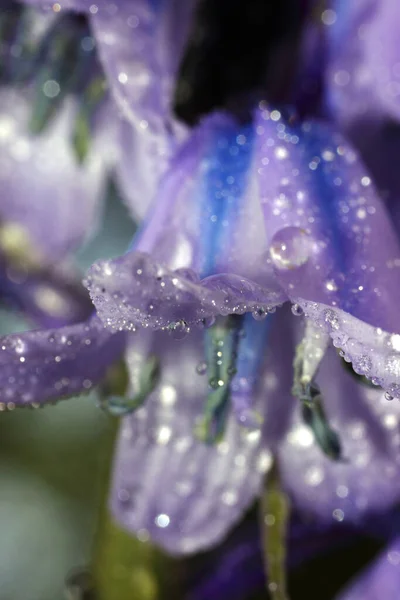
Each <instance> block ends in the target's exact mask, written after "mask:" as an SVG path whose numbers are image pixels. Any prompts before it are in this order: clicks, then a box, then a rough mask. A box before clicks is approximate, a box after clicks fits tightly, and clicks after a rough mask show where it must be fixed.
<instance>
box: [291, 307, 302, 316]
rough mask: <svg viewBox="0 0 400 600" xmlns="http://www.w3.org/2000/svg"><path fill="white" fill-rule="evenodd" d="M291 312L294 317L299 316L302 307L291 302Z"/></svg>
mask: <svg viewBox="0 0 400 600" xmlns="http://www.w3.org/2000/svg"><path fill="white" fill-rule="evenodd" d="M292 313H293V314H294V315H295V316H296V317H300V316H301V315H302V314H303V309H302V308H301V306H300V304H293V306H292Z"/></svg>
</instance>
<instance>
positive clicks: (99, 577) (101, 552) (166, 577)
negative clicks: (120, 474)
mask: <svg viewBox="0 0 400 600" xmlns="http://www.w3.org/2000/svg"><path fill="white" fill-rule="evenodd" d="M117 432H118V419H112V424H111V427H110V435H109V439H108V443H107V444H106V445H105V447H104V453H105V456H106V457H107V459H106V460H105V461H104V462H103V465H104V467H103V469H102V471H103V473H102V498H103V501H102V507H101V511H100V515H99V523H98V527H97V533H96V537H95V544H94V553H93V562H92V569H91V571H92V575H93V581H94V588H95V594H96V600H167V599H169V598H174V600H175V599H176V600H179V598H181V597H182V596H181V595H180V591H179V579H180V578H179V573H178V564H177V562H176V561H174V560H173V559H171V558H169V557H167V556H165V555H164V554H163V553H162V552H161V551H160V550H158V549H157V548H155V547H154V546H153V545H152V544H151V543H150V542H149V541H147V540H146V541H140V540H139V539H138V538H137V537H135V536H133V535H131V534H130V533H128V532H127V531H125V530H124V529H122V528H121V527H120V526H119V525H118V524H117V523H116V522H115V521H114V519H113V518H112V516H111V515H110V512H109V510H108V493H109V481H110V474H111V471H112V456H113V451H114V442H115V439H116V435H117ZM110 458H111V460H110Z"/></svg>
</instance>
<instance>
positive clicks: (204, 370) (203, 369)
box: [196, 362, 207, 375]
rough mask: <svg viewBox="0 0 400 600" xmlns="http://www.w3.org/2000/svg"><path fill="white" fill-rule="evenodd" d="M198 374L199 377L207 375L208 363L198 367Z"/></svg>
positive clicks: (200, 364) (202, 363)
mask: <svg viewBox="0 0 400 600" xmlns="http://www.w3.org/2000/svg"><path fill="white" fill-rule="evenodd" d="M196 373H198V375H204V374H205V373H207V363H206V362H201V363H199V364H198V365H197V367H196Z"/></svg>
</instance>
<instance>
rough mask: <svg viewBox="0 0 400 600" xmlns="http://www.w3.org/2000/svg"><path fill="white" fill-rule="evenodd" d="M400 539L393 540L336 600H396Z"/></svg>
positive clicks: (399, 571) (399, 575)
mask: <svg viewBox="0 0 400 600" xmlns="http://www.w3.org/2000/svg"><path fill="white" fill-rule="evenodd" d="M399 565H400V538H396V539H394V540H393V541H392V542H391V544H390V545H389V546H388V547H387V548H386V550H385V551H384V552H382V553H381V555H380V556H379V557H378V559H377V560H375V562H374V563H373V565H372V566H371V567H368V568H367V569H365V571H364V572H363V573H361V575H359V576H358V577H357V578H356V579H355V580H354V582H353V583H351V584H350V585H349V586H348V587H347V589H346V590H345V591H344V592H342V593H341V594H340V595H339V596H338V599H337V600H377V599H378V598H385V600H397V598H398V597H399V588H400V570H399Z"/></svg>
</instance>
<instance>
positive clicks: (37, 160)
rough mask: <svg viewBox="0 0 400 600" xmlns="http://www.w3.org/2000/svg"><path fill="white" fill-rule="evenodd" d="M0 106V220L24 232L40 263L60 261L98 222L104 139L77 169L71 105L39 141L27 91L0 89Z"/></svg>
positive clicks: (104, 171)
mask: <svg viewBox="0 0 400 600" xmlns="http://www.w3.org/2000/svg"><path fill="white" fill-rule="evenodd" d="M0 106H1V108H0V196H1V201H0V218H1V220H2V221H3V222H5V223H10V224H11V225H13V226H14V225H15V224H17V225H18V226H20V227H22V228H23V229H24V230H25V231H26V233H27V236H28V238H29V241H30V243H31V245H32V246H33V247H34V248H35V249H36V250H37V251H38V253H39V254H40V259H41V262H43V261H44V262H48V263H49V262H54V261H58V260H59V259H60V258H62V257H63V256H64V255H65V254H66V253H68V252H69V251H70V250H71V249H72V248H74V247H75V246H77V245H78V244H80V243H82V241H83V239H84V238H85V237H86V235H87V232H88V231H91V230H92V229H93V223H95V222H96V218H97V217H98V213H99V200H100V199H101V195H102V193H103V188H104V184H105V179H106V177H105V176H106V172H107V171H106V162H105V159H104V157H103V156H102V155H101V153H100V151H99V147H100V146H101V145H102V144H104V141H105V140H104V137H102V139H97V140H95V141H94V142H93V145H94V150H93V152H91V153H90V154H89V156H88V157H87V160H86V161H85V163H84V164H83V165H79V164H78V162H77V159H76V157H75V155H74V153H73V150H72V146H71V142H70V139H71V136H72V128H73V124H74V116H75V113H76V107H75V105H74V104H73V102H72V101H69V102H66V103H65V106H64V108H63V109H62V111H61V112H60V114H58V115H57V116H56V117H55V119H54V121H53V123H52V124H51V125H49V127H48V128H47V129H46V130H45V132H44V133H43V134H42V135H39V136H34V135H32V134H30V133H29V129H28V128H29V125H28V123H29V119H30V104H29V94H28V92H27V91H25V92H23V93H22V92H17V90H13V89H11V88H2V90H1V92H0ZM100 134H101V135H100V137H101V136H104V133H103V132H100ZM96 145H97V147H96Z"/></svg>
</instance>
